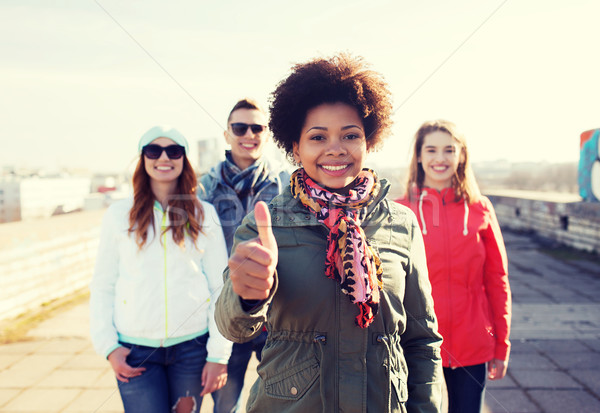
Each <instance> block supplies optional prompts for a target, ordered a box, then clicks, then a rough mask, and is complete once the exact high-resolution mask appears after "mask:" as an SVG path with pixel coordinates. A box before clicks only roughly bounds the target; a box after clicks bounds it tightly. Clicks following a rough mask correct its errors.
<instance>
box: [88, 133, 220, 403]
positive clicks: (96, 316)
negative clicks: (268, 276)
mask: <svg viewBox="0 0 600 413" xmlns="http://www.w3.org/2000/svg"><path fill="white" fill-rule="evenodd" d="M138 150H139V154H140V158H139V161H138V164H137V167H136V170H135V173H134V175H133V192H134V194H133V197H132V198H129V199H125V200H121V201H118V202H115V203H114V204H112V205H111V206H110V207H109V208H108V210H107V212H106V215H105V217H104V220H103V222H102V231H101V236H100V245H99V249H98V256H97V262H96V268H95V272H94V276H93V280H92V283H91V286H90V289H91V299H90V308H91V334H92V341H93V343H94V347H95V349H96V351H97V352H98V353H99V354H101V355H102V356H104V357H107V359H108V361H109V362H110V364H111V367H112V368H113V370H114V372H115V375H116V378H117V380H118V381H117V384H118V386H119V391H120V393H121V398H122V400H123V405H124V407H125V411H126V412H128V413H129V412H144V413H148V412H157V413H158V412H160V413H163V412H166V411H174V412H180V413H183V412H198V411H199V409H200V406H201V403H202V397H203V396H204V395H205V394H208V393H211V392H213V391H215V390H218V389H219V388H221V387H222V386H223V385H224V384H225V382H226V380H227V360H228V358H229V354H230V351H231V343H230V342H229V341H227V340H225V339H224V338H223V337H222V335H221V334H220V333H219V332H218V330H217V328H216V325H215V322H214V303H215V301H216V298H217V296H218V295H219V293H220V291H221V287H222V278H221V274H222V272H223V269H224V268H225V267H226V265H227V250H226V247H225V240H224V237H223V232H222V230H221V227H220V225H219V217H218V216H217V213H216V211H215V209H214V208H213V206H212V205H211V204H208V203H206V202H203V201H200V200H198V198H197V196H196V194H195V191H196V188H197V181H196V175H195V173H194V170H193V169H192V166H191V165H190V163H189V161H188V159H187V156H186V154H187V153H188V143H187V141H186V139H185V137H184V136H183V135H182V134H181V133H180V132H179V131H177V130H176V129H174V128H171V127H166V126H155V127H153V128H152V129H150V130H149V131H148V132H146V133H145V134H144V135H143V136H142V137H141V139H140V142H139V147H138Z"/></svg>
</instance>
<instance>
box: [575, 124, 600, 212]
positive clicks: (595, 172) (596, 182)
mask: <svg viewBox="0 0 600 413" xmlns="http://www.w3.org/2000/svg"><path fill="white" fill-rule="evenodd" d="M599 141H600V128H599V129H592V130H588V131H585V132H583V133H582V134H581V140H580V144H579V170H578V173H577V177H578V181H579V195H581V197H582V198H583V199H584V200H586V201H595V202H600V142H599Z"/></svg>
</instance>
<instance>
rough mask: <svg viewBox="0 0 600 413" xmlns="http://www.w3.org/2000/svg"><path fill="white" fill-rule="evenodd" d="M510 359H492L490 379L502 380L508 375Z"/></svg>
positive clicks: (489, 363)
mask: <svg viewBox="0 0 600 413" xmlns="http://www.w3.org/2000/svg"><path fill="white" fill-rule="evenodd" d="M507 368H508V360H499V359H491V360H490V361H489V362H488V378H489V379H490V380H500V379H501V378H503V377H504V376H506V369H507Z"/></svg>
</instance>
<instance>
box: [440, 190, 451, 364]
mask: <svg viewBox="0 0 600 413" xmlns="http://www.w3.org/2000/svg"><path fill="white" fill-rule="evenodd" d="M440 195H442V194H441V193H440ZM441 199H442V210H443V211H444V212H443V214H442V219H443V222H442V224H441V225H442V228H443V231H444V252H445V254H446V269H447V270H446V271H447V273H446V282H447V286H448V314H449V315H450V317H449V321H450V323H449V324H450V328H449V329H448V366H449V367H450V368H452V354H453V352H452V349H453V345H452V344H453V343H452V325H453V321H452V320H453V314H452V271H451V268H452V267H451V265H452V259H451V258H452V257H451V256H450V246H449V238H448V233H449V232H450V231H449V228H448V210H447V205H446V200H445V199H444V197H443V196H442V197H441Z"/></svg>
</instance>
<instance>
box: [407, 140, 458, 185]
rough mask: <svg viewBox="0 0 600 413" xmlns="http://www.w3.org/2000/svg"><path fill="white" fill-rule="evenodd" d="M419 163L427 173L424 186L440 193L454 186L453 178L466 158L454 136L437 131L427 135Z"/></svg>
mask: <svg viewBox="0 0 600 413" xmlns="http://www.w3.org/2000/svg"><path fill="white" fill-rule="evenodd" d="M418 161H419V163H420V164H421V167H422V168H423V172H424V173H425V180H424V182H423V184H424V185H425V186H427V187H429V188H433V189H437V190H438V191H439V190H442V189H444V188H449V187H451V186H452V177H453V176H454V174H456V170H457V169H458V165H459V164H460V163H461V162H463V161H464V156H463V154H462V150H461V146H460V145H459V143H458V142H457V141H456V140H455V139H454V138H453V137H452V135H450V134H449V133H448V132H443V131H435V132H431V133H429V134H427V135H425V138H424V139H423V146H421V153H420V154H419V158H418Z"/></svg>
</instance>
